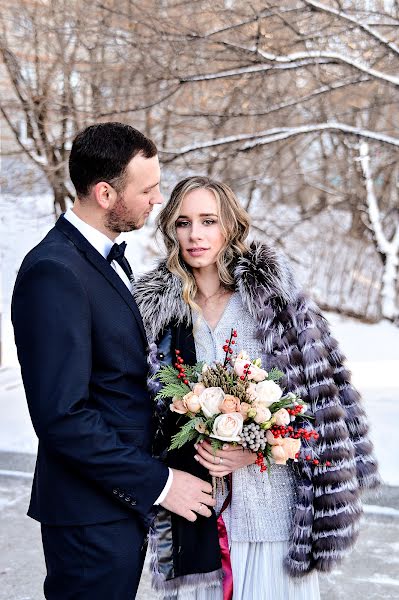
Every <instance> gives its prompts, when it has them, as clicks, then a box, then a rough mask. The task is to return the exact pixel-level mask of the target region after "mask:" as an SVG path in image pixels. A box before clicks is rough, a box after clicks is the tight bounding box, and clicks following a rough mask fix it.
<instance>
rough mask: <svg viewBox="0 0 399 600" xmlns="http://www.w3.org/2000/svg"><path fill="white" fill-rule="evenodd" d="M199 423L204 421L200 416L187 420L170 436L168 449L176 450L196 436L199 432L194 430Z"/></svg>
mask: <svg viewBox="0 0 399 600" xmlns="http://www.w3.org/2000/svg"><path fill="white" fill-rule="evenodd" d="M200 423H205V420H204V419H203V418H202V417H194V418H193V419H190V420H189V421H187V423H185V424H184V425H183V426H182V427H181V428H180V430H179V431H178V432H177V433H175V435H173V436H172V440H171V444H170V446H169V450H177V449H179V448H181V447H182V446H184V444H186V443H187V442H190V441H191V440H193V439H194V438H195V437H196V436H198V435H199V432H198V431H197V430H196V426H197V425H199V424H200Z"/></svg>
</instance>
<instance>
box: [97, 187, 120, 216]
mask: <svg viewBox="0 0 399 600" xmlns="http://www.w3.org/2000/svg"><path fill="white" fill-rule="evenodd" d="M93 196H94V199H95V201H96V203H97V204H98V206H100V207H101V208H103V209H104V210H108V209H109V208H111V207H112V206H113V204H114V202H115V200H116V197H117V193H116V191H115V190H114V188H113V187H111V186H110V185H109V183H107V182H106V181H99V182H98V183H96V185H95V186H93Z"/></svg>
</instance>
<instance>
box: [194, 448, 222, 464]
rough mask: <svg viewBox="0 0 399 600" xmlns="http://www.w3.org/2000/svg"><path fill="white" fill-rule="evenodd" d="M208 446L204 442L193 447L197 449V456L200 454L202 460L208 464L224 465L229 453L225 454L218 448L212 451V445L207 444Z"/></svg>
mask: <svg viewBox="0 0 399 600" xmlns="http://www.w3.org/2000/svg"><path fill="white" fill-rule="evenodd" d="M208 447H209V449H210V451H209V450H208V448H207V447H206V446H205V447H204V444H196V445H195V449H196V450H197V453H198V454H197V456H200V457H201V458H202V459H203V460H205V461H206V462H207V463H209V464H210V465H213V466H215V465H222V464H224V465H226V462H229V455H228V454H226V453H225V452H224V451H223V450H218V451H217V452H214V451H213V449H212V447H211V446H210V445H209V444H208Z"/></svg>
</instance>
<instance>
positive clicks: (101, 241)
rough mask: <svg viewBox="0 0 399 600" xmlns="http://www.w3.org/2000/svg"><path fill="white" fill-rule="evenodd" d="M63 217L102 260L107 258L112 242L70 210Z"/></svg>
mask: <svg viewBox="0 0 399 600" xmlns="http://www.w3.org/2000/svg"><path fill="white" fill-rule="evenodd" d="M64 217H65V219H66V220H67V221H69V222H70V223H72V225H73V226H74V227H76V229H77V230H78V231H80V233H81V234H82V235H83V236H84V237H85V238H86V240H87V241H88V242H89V243H90V244H91V245H92V246H94V248H95V249H96V250H97V252H99V253H100V254H101V255H102V256H103V257H104V258H107V256H108V253H109V251H110V250H111V248H112V246H113V245H114V242H113V241H112V240H111V239H110V238H109V237H107V236H106V235H105V234H104V233H101V231H98V229H95V228H94V227H92V226H91V225H89V224H88V223H86V222H85V221H82V219H80V218H79V217H78V216H77V215H76V214H75V213H74V212H73V210H72V209H71V208H68V210H67V211H66V213H65V214H64Z"/></svg>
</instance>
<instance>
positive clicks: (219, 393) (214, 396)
mask: <svg viewBox="0 0 399 600" xmlns="http://www.w3.org/2000/svg"><path fill="white" fill-rule="evenodd" d="M223 400H224V391H223V390H222V388H220V387H209V388H205V390H204V391H203V392H202V394H201V395H200V397H199V403H200V405H201V408H202V412H203V413H204V415H205V416H206V417H207V419H209V418H210V417H213V415H217V414H219V413H220V405H221V404H222V402H223Z"/></svg>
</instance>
